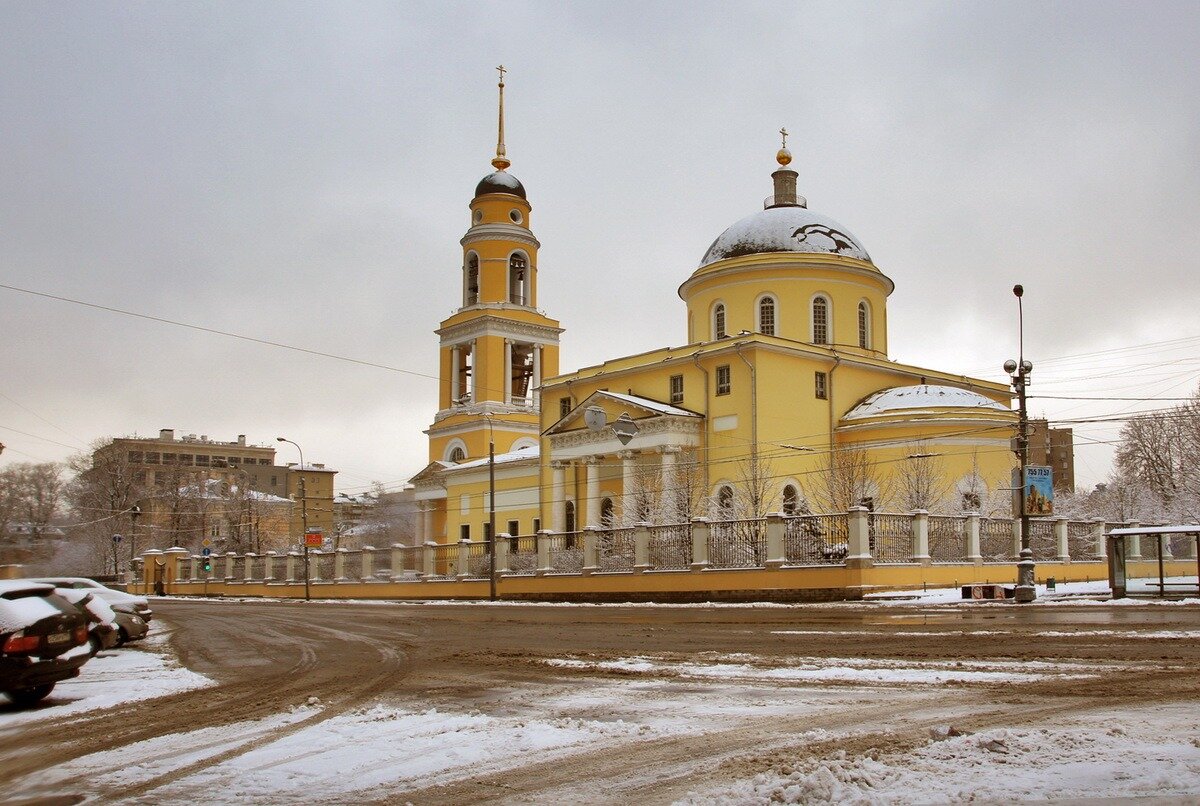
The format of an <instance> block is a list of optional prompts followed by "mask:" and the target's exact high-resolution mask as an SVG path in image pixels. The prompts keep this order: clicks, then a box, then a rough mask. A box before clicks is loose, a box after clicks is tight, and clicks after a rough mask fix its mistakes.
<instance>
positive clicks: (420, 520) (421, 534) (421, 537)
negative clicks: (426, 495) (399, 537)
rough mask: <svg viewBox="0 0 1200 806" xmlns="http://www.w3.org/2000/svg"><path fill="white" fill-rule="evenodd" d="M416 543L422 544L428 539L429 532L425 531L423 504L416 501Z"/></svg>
mask: <svg viewBox="0 0 1200 806" xmlns="http://www.w3.org/2000/svg"><path fill="white" fill-rule="evenodd" d="M416 525H417V545H418V546H420V545H423V544H424V543H425V541H426V540H428V539H429V532H427V531H425V504H424V503H423V502H418V503H417V524H416Z"/></svg>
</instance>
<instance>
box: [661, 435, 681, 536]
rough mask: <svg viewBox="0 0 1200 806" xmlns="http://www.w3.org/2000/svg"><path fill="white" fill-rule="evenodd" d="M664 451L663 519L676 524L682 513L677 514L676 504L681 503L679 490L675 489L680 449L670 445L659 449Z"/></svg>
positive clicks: (662, 482) (662, 483)
mask: <svg viewBox="0 0 1200 806" xmlns="http://www.w3.org/2000/svg"><path fill="white" fill-rule="evenodd" d="M659 450H660V451H662V481H661V486H662V509H663V517H664V518H666V519H667V522H668V523H675V522H676V521H677V520H679V518H680V513H679V512H676V508H677V507H676V504H677V502H678V501H679V495H678V490H676V489H675V458H676V457H677V456H678V454H679V448H677V447H675V446H674V445H668V446H665V447H663V448H660V449H659Z"/></svg>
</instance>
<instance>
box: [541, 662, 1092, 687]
mask: <svg viewBox="0 0 1200 806" xmlns="http://www.w3.org/2000/svg"><path fill="white" fill-rule="evenodd" d="M742 657H745V656H742ZM727 659H728V660H734V659H737V658H736V656H735V657H728V656H727ZM746 659H747V660H753V658H746ZM779 663H780V665H778V666H757V665H753V664H751V663H729V662H717V663H712V664H694V663H679V662H672V661H664V660H656V659H652V658H646V657H637V658H622V659H620V660H612V661H589V660H578V659H574V658H554V659H551V660H548V661H546V664H547V665H550V666H559V667H562V668H567V669H585V670H586V669H595V670H597V671H618V672H627V673H635V674H647V675H656V676H661V675H673V676H678V677H684V678H708V679H723V680H737V681H749V682H753V681H759V682H768V681H769V682H775V683H835V682H836V683H856V684H859V685H868V686H894V685H897V684H929V683H1025V682H1031V681H1034V680H1041V679H1044V678H1046V677H1050V676H1053V677H1055V678H1057V679H1060V680H1072V679H1080V678H1085V677H1094V676H1095V675H1092V674H1086V673H1084V671H1085V670H1088V669H1091V668H1093V667H1091V666H1086V665H1083V664H1070V663H1053V664H1052V663H1042V662H1028V663H1010V662H987V661H980V662H971V661H959V662H935V661H929V662H924V663H909V662H905V661H890V660H875V659H869V658H785V659H781V660H780V661H779ZM1032 670H1037V671H1032ZM1067 672H1070V673H1067Z"/></svg>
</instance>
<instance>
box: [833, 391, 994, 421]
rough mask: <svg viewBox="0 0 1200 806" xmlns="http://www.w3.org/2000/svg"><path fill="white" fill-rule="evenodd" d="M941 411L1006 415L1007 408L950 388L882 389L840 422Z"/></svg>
mask: <svg viewBox="0 0 1200 806" xmlns="http://www.w3.org/2000/svg"><path fill="white" fill-rule="evenodd" d="M944 408H958V409H991V410H994V411H1009V409H1008V408H1007V407H1005V406H1003V405H1001V404H999V403H997V402H996V401H994V400H992V399H991V398H987V397H984V396H983V395H981V394H979V393H978V392H972V391H970V390H967V389H959V388H957V387H954V386H935V385H932V384H918V385H917V386H895V387H893V388H891V389H884V390H883V391H882V392H876V393H875V394H873V395H871V396H870V397H868V398H867V399H866V400H864V401H863V402H861V403H859V404H858V405H857V406H855V407H854V408H853V409H851V410H850V411H849V412H848V413H847V414H846V416H845V417H843V418H842V419H843V420H860V419H863V418H866V417H876V416H879V415H881V414H889V413H891V412H896V411H904V410H912V409H944Z"/></svg>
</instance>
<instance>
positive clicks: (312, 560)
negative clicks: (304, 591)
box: [308, 549, 325, 582]
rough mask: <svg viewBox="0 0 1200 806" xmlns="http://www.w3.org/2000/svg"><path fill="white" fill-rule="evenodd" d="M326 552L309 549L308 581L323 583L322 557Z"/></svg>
mask: <svg viewBox="0 0 1200 806" xmlns="http://www.w3.org/2000/svg"><path fill="white" fill-rule="evenodd" d="M324 553H325V552H324V551H322V550H321V549H309V552H308V581H309V582H320V581H321V555H322V554H324Z"/></svg>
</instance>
